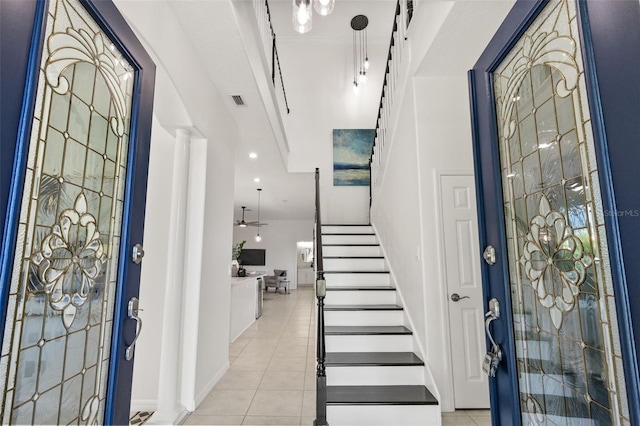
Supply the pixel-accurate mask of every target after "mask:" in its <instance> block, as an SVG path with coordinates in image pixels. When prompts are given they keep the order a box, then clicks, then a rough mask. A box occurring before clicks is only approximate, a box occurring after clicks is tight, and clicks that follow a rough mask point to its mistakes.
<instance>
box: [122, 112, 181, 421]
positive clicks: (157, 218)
mask: <svg viewBox="0 0 640 426" xmlns="http://www.w3.org/2000/svg"><path fill="white" fill-rule="evenodd" d="M152 135H153V136H152V139H153V142H152V144H151V152H150V158H149V182H150V184H149V187H148V190H147V211H146V217H145V228H144V250H145V256H144V261H143V262H142V276H141V280H140V296H139V299H140V308H141V309H143V312H142V313H141V317H142V318H143V321H144V325H145V327H144V332H143V333H141V334H140V338H139V339H138V342H137V345H136V353H135V364H134V370H133V371H134V374H133V389H132V400H133V401H132V402H133V404H134V405H135V407H134V408H135V409H136V410H150V411H155V410H156V400H157V398H158V383H159V375H158V371H159V370H160V357H159V356H158V354H159V353H160V347H161V343H162V317H163V311H164V303H165V292H166V285H167V280H166V277H167V273H168V272H167V265H168V254H169V235H168V233H166V232H158V230H159V229H168V228H169V219H170V218H169V209H166V208H163V207H164V206H165V205H166V200H168V199H169V200H170V199H171V177H172V173H173V167H172V161H171V157H172V155H173V142H174V138H173V136H172V135H170V134H169V133H167V131H166V130H164V129H163V128H162V127H161V126H160V125H159V123H158V121H157V120H155V119H154V121H153V126H152ZM167 188H168V190H167Z"/></svg>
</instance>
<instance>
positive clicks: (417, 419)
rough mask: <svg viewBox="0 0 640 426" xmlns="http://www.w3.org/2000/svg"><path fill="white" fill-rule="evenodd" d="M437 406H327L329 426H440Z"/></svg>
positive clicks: (440, 421)
mask: <svg viewBox="0 0 640 426" xmlns="http://www.w3.org/2000/svg"><path fill="white" fill-rule="evenodd" d="M440 416H441V414H440V407H439V406H438V405H328V406H327V423H329V424H330V425H331V426H353V425H367V426H390V425H395V426H398V425H402V426H418V425H420V426H440V425H441V424H442V420H441V418H440Z"/></svg>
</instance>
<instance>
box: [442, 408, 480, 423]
mask: <svg viewBox="0 0 640 426" xmlns="http://www.w3.org/2000/svg"><path fill="white" fill-rule="evenodd" d="M449 425H451V426H491V411H489V410H457V411H454V412H453V413H442V426H449Z"/></svg>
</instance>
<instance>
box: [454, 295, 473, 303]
mask: <svg viewBox="0 0 640 426" xmlns="http://www.w3.org/2000/svg"><path fill="white" fill-rule="evenodd" d="M469 298H470V297H469V296H460V295H459V294H458V293H453V294H452V295H451V300H453V301H454V302H457V301H459V300H462V299H469Z"/></svg>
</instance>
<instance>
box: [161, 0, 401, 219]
mask: <svg viewBox="0 0 640 426" xmlns="http://www.w3.org/2000/svg"><path fill="white" fill-rule="evenodd" d="M247 1H249V0H234V1H227V0H225V1H222V0H199V1H170V2H169V4H170V7H171V8H172V9H173V11H174V12H175V14H176V16H177V18H178V20H179V21H180V23H181V25H182V27H183V28H184V31H185V33H186V35H187V37H188V38H189V39H190V40H191V41H192V44H193V46H194V48H195V49H196V52H197V53H198V54H199V56H200V57H201V60H202V66H203V67H204V68H205V70H207V72H208V73H209V75H210V76H211V80H212V81H213V82H214V84H215V85H216V86H217V87H218V89H219V91H220V93H221V94H222V95H223V97H225V98H226V100H227V102H228V107H229V110H230V111H231V113H232V114H233V116H234V118H235V120H236V122H237V124H238V129H239V133H240V139H241V140H240V143H239V145H238V146H237V149H236V158H235V159H234V161H235V166H236V168H235V170H236V173H235V201H234V219H240V218H241V217H242V209H241V206H247V207H248V208H250V209H251V210H252V211H251V212H247V213H246V215H245V220H247V221H249V220H256V219H257V203H258V191H257V188H262V189H263V191H262V195H261V209H260V219H261V221H266V222H268V221H269V220H300V219H307V220H313V217H314V216H313V215H314V213H313V209H314V201H313V200H314V176H313V171H314V167H315V166H317V165H315V162H314V160H316V159H317V158H318V157H319V156H321V155H324V156H326V153H327V150H329V152H331V151H330V150H331V148H330V146H329V147H327V146H319V143H318V140H317V139H314V138H313V137H308V134H309V132H313V134H318V133H321V134H325V132H327V133H326V134H329V132H330V131H331V129H333V128H357V126H366V128H371V127H372V126H373V125H374V123H375V117H376V115H377V105H378V101H379V94H380V90H381V88H382V86H381V84H382V72H383V69H384V66H385V63H384V62H385V57H386V52H387V50H388V46H389V39H390V36H391V28H392V25H393V16H394V10H395V5H396V1H395V0H378V1H375V0H373V1H372V0H352V1H347V0H337V1H336V5H335V9H334V11H333V13H332V14H331V15H329V16H326V17H322V16H319V15H317V14H315V12H314V16H313V28H312V30H311V31H310V32H308V33H306V34H298V33H296V32H295V31H293V29H292V26H291V13H292V11H291V1H290V0H271V1H269V6H270V10H271V16H272V24H273V28H274V32H275V33H276V35H277V49H278V53H279V56H280V65H281V67H282V70H283V77H284V86H285V89H286V93H287V98H288V101H289V104H290V108H291V114H288V115H285V116H284V117H282V121H283V124H284V128H285V137H286V143H287V145H288V148H289V150H290V152H289V153H287V152H284V155H283V153H282V152H281V150H280V149H279V148H278V143H277V140H276V136H274V131H273V130H272V127H271V122H270V120H269V118H268V114H267V110H266V109H265V107H264V105H263V102H262V98H261V95H260V91H259V88H258V84H257V83H256V78H255V76H254V74H253V72H252V68H251V64H250V61H249V59H248V57H247V54H246V53H245V52H246V50H245V46H244V44H243V34H242V33H241V30H240V28H241V26H239V25H238V23H237V17H236V13H237V12H236V10H235V9H234V6H233V5H232V3H236V6H237V4H238V3H240V2H247ZM358 14H364V15H367V17H368V18H369V26H368V28H367V30H368V40H369V46H370V51H372V49H373V51H372V53H370V55H369V56H370V57H371V56H375V55H377V58H376V59H377V60H374V58H371V59H372V60H371V63H372V69H370V73H372V76H374V77H376V78H370V80H369V81H370V82H368V83H367V85H368V86H370V88H369V89H368V90H369V92H370V93H369V94H365V95H363V94H359V95H358V96H360V99H358V100H354V94H353V91H352V90H351V88H350V79H352V77H351V75H350V74H349V73H350V70H351V69H352V67H353V64H352V62H351V61H352V59H351V56H352V54H351V44H352V36H353V35H352V30H351V27H350V22H351V19H352V18H353V16H355V15H358ZM376 46H377V47H376ZM307 53H308V54H309V55H308V56H306V57H305V59H304V60H301V56H303V55H304V54H307ZM347 88H348V89H349V90H346V89H347ZM231 95H241V96H242V98H243V99H244V102H245V104H246V105H245V106H236V105H235V104H234V103H233V102H232V100H231ZM318 105H321V108H322V111H328V112H330V111H334V112H336V114H337V115H335V116H332V114H328V113H327V114H319V111H318ZM340 111H345V112H340ZM319 115H322V118H319ZM322 140H323V142H322V144H324V143H325V142H324V140H325V139H322ZM328 143H329V144H330V143H331V142H330V138H328ZM250 152H255V153H257V154H258V157H257V158H256V159H251V158H249V153H250ZM255 178H259V179H260V183H256V182H254V179H255Z"/></svg>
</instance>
